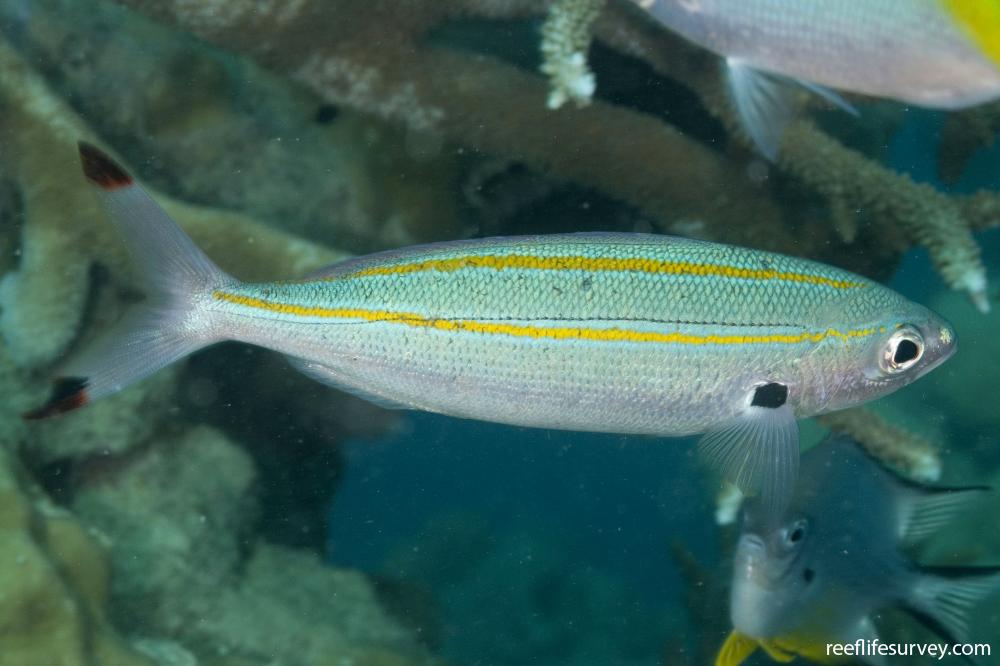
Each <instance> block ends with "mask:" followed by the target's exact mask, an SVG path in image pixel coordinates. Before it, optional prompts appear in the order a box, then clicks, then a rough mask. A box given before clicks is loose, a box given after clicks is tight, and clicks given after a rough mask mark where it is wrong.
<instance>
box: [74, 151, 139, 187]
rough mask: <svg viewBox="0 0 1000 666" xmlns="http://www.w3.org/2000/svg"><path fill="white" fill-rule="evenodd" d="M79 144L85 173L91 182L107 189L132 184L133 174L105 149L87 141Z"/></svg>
mask: <svg viewBox="0 0 1000 666" xmlns="http://www.w3.org/2000/svg"><path fill="white" fill-rule="evenodd" d="M78 146H79V148H80V162H81V164H83V175H84V176H86V177H87V180H89V181H90V182H91V183H93V184H94V185H97V186H98V187H100V188H101V189H105V190H117V189H118V188H120V187H127V186H129V185H131V184H132V176H130V175H128V172H126V171H125V169H123V168H122V167H120V166H119V165H118V163H117V162H115V161H114V160H113V159H111V158H110V157H108V155H107V154H106V153H105V152H104V151H103V150H101V149H100V148H98V147H97V146H94V145H92V144H89V143H87V142H86V141H80V142H79V144H78Z"/></svg>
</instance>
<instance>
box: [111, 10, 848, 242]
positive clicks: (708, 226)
mask: <svg viewBox="0 0 1000 666" xmlns="http://www.w3.org/2000/svg"><path fill="white" fill-rule="evenodd" d="M121 2H122V4H125V5H128V6H131V7H134V8H136V9H138V10H140V11H142V12H144V13H148V14H150V15H152V16H155V17H159V18H162V19H166V20H169V21H170V22H172V23H174V24H175V25H177V26H179V27H181V28H183V29H186V30H190V31H192V32H194V33H196V34H198V35H199V36H201V37H203V38H205V39H208V40H210V41H212V42H213V43H216V44H218V45H220V46H222V47H224V48H228V49H230V50H234V51H236V52H239V53H243V54H245V55H248V56H250V57H252V58H254V59H255V60H257V61H258V62H260V63H261V64H264V65H266V66H268V67H270V68H272V69H275V70H277V71H281V72H284V73H286V74H288V75H290V76H293V77H294V78H296V79H297V80H299V81H301V82H303V83H304V84H306V85H307V86H308V87H309V88H311V89H312V90H314V91H315V92H317V93H318V94H319V95H321V96H322V97H324V98H325V99H326V100H328V101H330V102H333V103H335V104H344V105H349V106H352V107H354V108H357V109H361V110H363V111H367V112H370V113H374V114H377V115H379V116H381V117H383V118H387V119H390V120H394V121H397V122H401V123H405V124H407V125H409V126H410V127H414V128H418V129H423V130H435V131H439V132H441V133H444V134H445V135H446V136H447V138H449V139H450V140H452V141H454V142H456V143H458V144H460V145H463V146H467V147H471V148H473V149H475V150H478V151H483V152H487V153H490V154H495V155H501V156H504V157H506V158H509V159H512V160H515V161H520V162H524V163H527V164H529V165H531V166H533V167H536V168H538V169H540V170H542V171H545V172H549V173H552V174H554V175H555V176H557V177H559V178H564V179H569V180H572V181H574V182H577V183H582V184H585V185H589V186H592V187H595V188H597V189H599V190H601V191H603V192H605V193H608V194H610V195H612V196H614V197H617V198H620V199H622V200H624V201H626V202H628V203H631V204H633V205H635V206H637V207H639V208H640V209H641V210H642V211H644V212H645V213H646V214H647V215H649V216H651V217H652V218H653V219H654V220H656V221H657V222H658V223H659V225H660V226H661V228H663V229H666V230H670V229H675V228H681V227H677V226H675V225H678V224H683V225H684V227H683V228H686V229H689V228H690V229H694V233H695V234H697V235H701V236H704V237H707V238H712V239H716V240H728V241H730V242H735V243H742V244H746V245H756V246H763V247H768V248H770V249H776V250H784V251H788V252H797V253H805V254H810V253H812V254H814V255H819V254H822V253H823V252H824V251H825V248H827V247H828V245H829V243H830V242H835V238H834V236H833V232H832V231H824V230H823V229H822V228H819V227H817V228H815V229H811V230H810V231H811V232H814V233H810V234H808V235H806V236H807V238H802V237H798V238H792V237H790V236H788V235H784V234H780V233H777V234H776V233H775V222H776V221H777V220H783V219H785V218H786V217H787V215H786V213H785V211H783V210H782V207H781V206H780V205H779V204H778V203H777V202H776V201H774V200H773V199H771V197H770V196H769V193H768V191H767V190H766V189H764V188H761V187H759V186H758V185H756V184H755V183H754V182H752V181H751V179H749V178H747V177H746V172H745V170H744V169H743V168H742V165H740V164H739V163H734V162H733V161H731V160H727V159H725V158H724V156H723V155H721V154H719V153H718V152H716V151H714V150H712V149H710V148H708V147H706V146H705V145H703V144H701V143H699V142H697V141H695V140H693V139H691V138H689V137H687V136H685V135H684V134H682V133H681V132H679V131H677V130H675V129H674V128H672V127H671V126H669V125H666V124H664V123H662V122H660V121H658V120H656V119H655V118H653V117H650V116H648V115H645V114H641V113H638V112H635V111H632V110H630V109H626V108H624V107H620V106H616V105H612V104H608V103H606V102H600V101H595V102H594V103H592V104H591V105H589V106H588V107H586V108H583V109H560V110H559V111H557V112H552V111H550V110H548V109H547V108H546V106H545V100H546V96H547V89H546V85H545V81H544V80H542V79H541V78H540V77H538V76H534V75H531V74H529V73H527V72H524V71H522V70H520V69H517V68H515V67H513V66H510V65H507V64H505V63H503V62H500V61H499V60H496V59H493V58H489V57H485V56H480V55H470V54H468V53H462V52H458V51H456V50H452V49H448V48H443V47H439V46H433V45H430V44H427V43H425V41H424V39H423V38H424V36H425V33H426V32H427V31H428V30H429V29H430V28H431V27H432V26H434V25H437V24H440V23H441V22H443V21H445V20H447V19H452V18H457V17H462V16H466V15H477V16H489V17H503V18H508V19H510V18H519V17H522V16H525V15H532V16H537V15H539V14H540V13H542V12H544V10H545V8H546V3H533V2H500V1H493V2H490V1H480V2H476V1H474V0H465V1H461V0H455V1H450V2H449V1H441V2H412V3H406V4H405V6H401V5H400V4H399V3H397V2H391V1H390V0H373V1H372V2H369V3H365V4H364V5H361V4H359V3H352V2H319V1H318V0H313V1H311V2H310V1H309V0H305V1H304V2H303V3H302V4H301V11H302V14H301V17H300V18H299V19H298V20H294V21H288V20H286V21H284V22H278V23H276V24H273V25H272V24H268V23H266V22H264V21H263V20H262V19H261V18H260V17H259V16H257V15H249V14H246V15H244V14H240V13H239V12H226V13H225V15H224V16H221V17H220V19H219V21H218V22H217V23H215V24H213V25H212V26H206V25H205V23H204V21H205V19H204V16H203V15H202V14H200V13H198V14H195V15H191V13H190V12H189V11H188V9H187V8H188V5H189V3H186V2H179V1H178V2H166V3H161V2H151V1H149V0H121ZM230 4H236V5H241V4H242V3H241V2H238V1H237V2H235V3H230ZM609 9H610V5H609ZM638 18H639V19H641V18H642V15H641V14H639V16H638ZM602 20H603V19H602ZM629 20H630V21H635V20H636V17H635V16H633V17H632V18H631V19H629ZM345 26H349V27H350V29H349V30H348V29H347V28H346V27H345ZM677 165H683V168H678V166H677Z"/></svg>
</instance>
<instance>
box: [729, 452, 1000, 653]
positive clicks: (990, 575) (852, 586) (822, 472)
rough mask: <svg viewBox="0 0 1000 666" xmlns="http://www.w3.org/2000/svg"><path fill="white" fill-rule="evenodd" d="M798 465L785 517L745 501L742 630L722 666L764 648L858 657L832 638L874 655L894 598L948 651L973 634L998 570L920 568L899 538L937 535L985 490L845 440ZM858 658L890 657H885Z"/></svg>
mask: <svg viewBox="0 0 1000 666" xmlns="http://www.w3.org/2000/svg"><path fill="white" fill-rule="evenodd" d="M801 471H802V473H801V475H800V476H799V480H798V484H797V487H796V491H795V494H794V496H793V498H792V501H791V504H790V505H789V507H788V510H787V513H786V514H785V516H784V517H783V519H782V520H781V521H779V522H778V523H774V522H773V521H772V520H770V518H769V516H768V515H767V513H766V511H762V508H761V506H760V503H759V502H757V501H756V500H748V501H745V503H744V515H743V522H742V527H741V534H740V539H739V543H738V545H737V549H736V556H735V562H734V568H733V582H732V589H731V594H730V604H731V606H730V615H731V618H732V622H733V626H734V630H733V633H731V634H730V636H729V638H728V639H727V640H726V642H725V644H724V645H723V647H722V649H721V650H720V652H719V655H718V657H717V659H716V666H737V665H738V664H740V663H742V662H743V660H744V659H746V658H747V657H749V656H750V655H751V654H752V653H753V652H754V651H756V650H757V649H758V648H763V649H764V650H765V651H767V652H768V653H769V654H770V656H771V657H773V658H774V659H775V660H776V661H780V662H787V661H791V660H792V659H793V658H794V657H795V656H802V657H805V658H807V659H811V660H813V661H818V662H822V663H835V662H845V661H851V662H853V661H854V658H853V657H851V656H845V655H844V654H843V652H841V653H840V654H839V655H838V654H837V653H836V652H833V651H828V649H827V645H828V644H833V643H840V644H851V646H852V647H853V646H861V647H862V648H864V649H865V650H867V651H869V652H870V651H871V646H872V645H876V646H877V645H878V642H879V637H878V635H877V633H876V630H875V626H874V625H873V624H872V616H873V613H875V612H877V611H879V610H881V609H885V608H887V607H890V606H896V607H901V608H903V609H904V610H907V611H909V612H910V613H911V614H912V615H913V616H914V617H916V618H917V619H918V620H919V621H921V622H922V623H923V624H925V625H926V626H927V627H928V628H930V629H931V630H932V631H934V632H935V633H937V634H939V635H940V636H941V637H942V638H943V639H944V640H946V641H947V644H948V646H949V647H950V646H951V645H952V644H955V643H959V642H966V641H967V640H968V636H967V619H968V614H969V612H970V610H971V609H972V608H973V606H974V605H975V604H976V602H977V601H978V600H980V599H981V598H983V597H985V596H987V595H989V594H991V593H993V592H995V591H996V590H997V588H998V587H1000V567H920V566H917V565H916V564H914V563H913V562H912V561H911V560H910V559H909V558H908V557H907V556H906V555H904V553H903V551H902V550H901V546H903V545H905V544H907V543H913V542H916V541H918V540H920V539H923V538H926V537H927V536H929V535H931V534H934V533H935V532H937V531H939V530H940V529H941V528H942V527H943V526H944V525H946V524H947V522H948V520H949V518H950V517H951V516H952V515H954V511H956V510H957V509H958V508H960V507H961V506H962V504H963V503H965V502H967V501H969V500H971V499H974V498H975V497H976V496H977V495H978V494H981V493H983V492H984V491H987V490H988V488H985V487H981V486H980V487H970V488H934V487H929V486H923V485H919V484H916V483H913V482H910V481H905V480H903V479H900V478H899V477H897V476H895V475H894V474H892V473H890V472H888V471H886V470H885V469H884V468H882V467H881V466H879V465H878V464H877V463H876V462H875V461H873V460H872V459H871V458H869V457H868V456H867V455H866V454H865V453H864V452H863V451H862V450H861V448H860V447H859V446H858V445H857V443H856V442H854V441H853V440H850V439H848V438H846V437H835V438H833V439H832V441H829V442H826V443H825V444H823V445H821V446H817V447H816V448H814V449H812V450H810V451H808V452H806V454H805V455H804V456H803V459H802V470H801ZM886 647H888V646H886ZM856 656H858V657H860V658H862V659H863V660H864V661H866V662H868V663H872V664H885V663H887V660H886V659H885V658H884V656H880V655H879V654H878V653H876V654H858V655H856ZM911 656H913V655H911Z"/></svg>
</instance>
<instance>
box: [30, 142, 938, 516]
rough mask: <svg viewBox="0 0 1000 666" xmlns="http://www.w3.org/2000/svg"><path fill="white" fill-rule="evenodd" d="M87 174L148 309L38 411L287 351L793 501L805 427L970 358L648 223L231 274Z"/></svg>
mask: <svg viewBox="0 0 1000 666" xmlns="http://www.w3.org/2000/svg"><path fill="white" fill-rule="evenodd" d="M81 157H82V160H83V166H84V173H85V175H86V177H87V178H88V179H89V180H90V182H91V183H92V184H93V185H95V186H96V189H97V191H98V193H99V196H100V198H101V201H102V202H103V203H104V205H105V207H106V208H107V210H108V212H109V214H110V217H111V219H112V221H113V222H114V223H115V225H116V226H117V228H118V230H119V231H120V233H121V234H122V236H123V238H124V239H125V241H126V243H127V245H128V246H129V248H130V249H131V251H132V253H133V255H134V256H135V257H136V259H137V265H138V266H139V268H140V269H141V270H142V271H143V274H144V286H145V289H146V291H147V293H148V297H149V300H148V302H147V303H146V304H144V305H142V306H141V307H139V308H137V309H136V310H135V311H133V312H132V313H131V314H130V315H128V316H127V317H126V319H125V320H124V321H123V322H121V323H120V324H118V325H117V327H116V328H115V329H114V330H112V331H110V332H109V333H108V334H106V335H105V336H104V337H103V338H102V339H101V340H100V341H99V342H98V343H97V344H96V345H95V347H94V348H93V349H90V350H87V351H85V352H84V354H83V355H82V356H81V357H79V358H76V359H72V360H71V361H70V362H69V363H68V364H67V365H66V367H65V368H63V371H62V373H61V377H62V378H61V379H60V380H58V381H57V383H56V390H55V391H54V392H53V395H52V398H51V399H50V401H49V402H48V404H46V405H45V406H43V407H42V408H40V409H38V410H35V411H34V412H31V413H30V414H28V416H29V417H34V418H40V417H43V416H49V415H52V414H55V413H59V412H63V411H67V410H70V409H74V408H76V407H80V406H82V405H83V404H85V403H86V402H89V401H91V400H96V399H98V398H100V397H102V396H105V395H108V394H111V393H114V392H115V391H118V390H119V389H121V388H123V387H125V386H127V385H128V384H130V383H132V382H134V381H136V380H138V379H140V378H142V377H144V376H146V375H148V374H150V373H152V372H154V371H156V370H157V369H159V368H161V367H163V366H165V365H167V364H169V363H172V362H174V361H176V360H178V359H180V358H183V357H184V356H187V355H188V354H190V353H192V352H194V351H195V350H197V349H199V348H201V347H205V346H208V345H210V344H213V343H215V342H219V341H222V340H238V341H242V342H247V343H251V344H255V345H259V346H262V347H266V348H269V349H274V350H276V351H279V352H281V353H283V354H286V355H287V356H289V357H290V358H291V359H292V363H293V365H294V366H295V367H296V368H298V369H299V370H301V371H302V372H304V373H306V374H308V375H309V376H311V377H313V378H315V379H317V380H318V381H321V382H323V383H326V384H329V385H332V386H335V387H338V388H341V389H344V390H347V391H351V392H353V393H356V394H359V395H362V396H364V397H366V398H369V399H371V400H374V401H376V402H378V403H379V404H382V405H386V406H394V407H404V408H411V409H422V410H427V411H433V412H440V413H443V414H449V415H452V416H460V417H468V418H476V419H483V420H487V421H495V422H501V423H510V424H516V425H526V426H538V427H546V428H561V429H569V430H588V431H603V432H620V433H643V434H651V435H663V436H681V435H690V434H700V433H708V436H707V437H706V438H705V440H704V444H703V448H704V450H705V452H706V455H707V456H708V457H709V458H710V459H711V460H713V461H714V462H715V463H716V464H717V465H718V467H720V468H721V469H722V470H723V471H724V473H725V474H726V475H727V476H728V477H729V478H731V479H732V480H733V481H735V482H736V483H737V484H738V485H739V486H740V487H741V488H743V489H744V490H746V491H748V492H751V493H761V494H764V495H767V496H768V497H769V498H771V501H772V502H773V504H774V506H775V507H777V506H779V505H781V504H782V503H783V502H784V501H786V500H787V498H788V497H789V496H790V494H791V490H792V488H793V486H794V478H795V473H796V470H797V466H798V456H799V454H798V431H797V427H796V418H802V417H807V416H811V415H814V414H818V413H822V412H826V411H831V410H836V409H842V408H844V407H848V406H851V405H856V404H859V403H862V402H866V401H868V400H871V399H873V398H875V397H878V396H881V395H885V394H887V393H891V392H892V391H894V390H896V389H898V388H900V387H902V386H905V385H907V384H909V383H910V382H912V381H914V380H915V379H917V378H918V377H920V376H921V375H923V374H924V373H926V372H928V371H930V370H931V369H933V368H934V367H936V366H937V365H939V364H940V363H942V362H943V361H944V360H945V359H947V358H948V357H949V356H950V355H951V354H952V353H953V352H954V351H955V345H956V341H955V334H954V331H953V330H952V328H951V327H950V326H949V325H948V324H947V323H946V322H944V321H942V320H941V319H940V318H938V317H937V316H936V315H934V314H933V313H931V312H930V311H929V310H927V309H926V308H923V307H922V306H920V305H917V304H915V303H911V302H909V301H907V300H906V299H904V298H902V297H901V296H900V295H898V294H896V293H895V292H893V291H891V290H889V289H887V288H885V287H883V286H881V285H879V284H878V283H875V282H872V281H870V280H867V279H865V278H862V277H860V276H857V275H854V274H851V273H848V272H846V271H842V270H839V269H836V268H832V267H829V266H823V265H821V264H817V263H814V262H810V261H807V260H804V259H798V258H793V257H785V256H781V255H776V254H772V253H768V252H760V251H755V250H747V249H743V248H736V247H731V246H727V245H719V244H713V243H705V242H699V241H690V240H684V239H679V238H669V237H665V236H653V235H640V234H579V235H555V236H530V237H523V238H494V239H484V240H475V241H460V242H451V243H439V244H435V245H428V246H420V247H414V248H407V249H404V250H399V251H395V252H388V253H381V254H376V255H371V256H368V257H359V258H356V259H353V260H349V261H346V262H342V263H340V264H337V265H335V266H332V267H330V268H329V269H326V270H324V271H321V272H319V273H317V274H316V275H313V276H310V277H308V278H305V279H302V280H292V281H283V282H274V283H267V284H248V283H243V282H240V281H238V280H236V279H234V278H232V277H230V276H228V275H225V274H224V273H222V272H221V271H220V270H219V269H218V268H217V267H216V266H215V265H214V264H213V263H212V262H211V261H210V260H209V259H208V257H206V256H205V255H204V254H203V253H202V252H201V251H200V250H199V249H198V248H197V247H195V245H194V244H193V243H192V242H191V240H190V239H189V238H188V237H187V236H185V235H184V233H183V232H182V231H181V230H180V229H179V228H178V227H177V225H176V224H174V223H173V221H171V220H170V219H169V218H168V217H167V216H166V214H164V213H163V211H162V210H161V209H160V208H159V207H158V206H157V205H156V203H155V202H154V201H153V200H152V199H151V198H150V197H149V196H148V195H147V194H146V193H145V192H144V191H143V190H142V188H140V187H139V186H138V185H137V184H136V183H135V182H134V181H133V180H132V178H131V177H130V176H129V175H128V174H127V173H125V171H124V170H123V169H122V168H121V167H120V166H118V165H117V164H115V163H114V162H113V161H112V160H111V159H110V158H108V157H107V156H106V155H104V154H103V153H102V152H101V151H99V150H98V149H97V148H94V147H92V146H87V145H81Z"/></svg>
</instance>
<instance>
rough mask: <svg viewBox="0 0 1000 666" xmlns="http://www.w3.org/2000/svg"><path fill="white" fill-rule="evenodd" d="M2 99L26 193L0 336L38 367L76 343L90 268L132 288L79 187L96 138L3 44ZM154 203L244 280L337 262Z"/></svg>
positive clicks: (17, 177) (275, 237)
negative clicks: (81, 154) (83, 149)
mask: <svg viewBox="0 0 1000 666" xmlns="http://www.w3.org/2000/svg"><path fill="white" fill-rule="evenodd" d="M0 98H2V99H3V102H4V113H3V114H0V138H2V143H3V148H4V150H3V156H4V171H5V173H6V175H7V176H8V177H9V178H11V179H13V180H14V181H15V182H16V183H18V185H19V186H20V191H21V192H22V208H23V210H22V215H21V216H22V219H23V220H24V223H23V225H22V233H21V238H20V239H19V241H20V242H19V245H20V258H19V265H18V266H17V267H16V268H17V270H16V271H12V272H9V273H8V274H7V275H5V276H4V278H3V283H2V285H0V297H2V308H3V310H2V315H0V329H2V332H3V335H4V340H5V342H6V344H7V345H8V347H9V349H10V350H11V352H12V356H13V358H14V359H15V360H16V361H17V362H18V363H19V364H20V365H22V366H27V367H35V366H38V365H41V364H45V363H49V362H51V361H53V360H55V359H56V358H58V357H59V356H60V355H62V354H63V353H65V351H66V350H67V349H68V348H69V346H70V345H71V343H72V342H73V341H74V339H75V337H76V336H77V335H78V333H79V331H80V324H81V320H82V317H83V312H84V307H85V305H86V303H87V300H88V298H89V297H90V295H91V278H90V271H91V268H92V267H93V266H94V265H95V264H101V265H103V266H105V267H107V268H109V269H110V272H111V275H112V278H113V279H114V281H115V283H116V285H117V287H118V288H119V289H127V287H128V285H129V284H130V278H129V276H130V275H131V268H130V267H129V266H128V262H127V261H126V258H125V254H124V248H123V247H122V246H121V244H120V243H119V242H118V241H117V239H115V238H113V236H112V230H111V228H110V225H109V224H108V223H107V221H106V220H105V219H104V215H103V213H102V212H101V210H100V209H99V207H98V205H97V201H96V199H95V197H94V195H93V193H92V192H91V191H90V190H89V188H88V186H87V185H86V183H85V182H84V181H83V179H82V178H81V177H80V173H79V164H78V160H77V158H76V142H77V141H78V140H80V139H87V140H90V141H94V140H95V137H94V136H93V133H92V131H91V130H90V129H89V128H88V127H87V126H86V125H85V124H84V123H83V122H82V121H81V120H80V119H79V118H78V117H77V116H76V115H75V114H74V113H73V112H72V111H71V110H70V109H69V108H68V107H67V106H66V104H65V103H64V102H63V101H62V100H60V99H59V98H57V97H56V96H54V95H53V94H52V93H51V92H50V91H49V89H48V87H47V86H46V85H45V83H44V82H43V81H42V80H41V79H40V78H39V77H38V76H37V74H35V73H34V72H33V71H32V70H31V68H30V67H29V66H28V65H27V64H26V63H25V62H24V61H23V60H22V59H21V58H20V56H19V55H17V54H16V53H15V52H14V51H13V50H12V49H11V48H10V47H9V46H7V45H6V44H4V43H2V42H0ZM154 196H155V198H156V199H157V200H158V201H160V202H161V204H162V205H163V206H164V208H165V209H166V210H167V212H169V213H170V214H171V215H173V216H174V217H175V218H176V219H177V220H179V221H180V223H181V224H182V225H183V226H185V227H186V228H187V229H188V231H189V232H190V233H191V235H192V236H193V237H194V238H195V239H196V241H197V242H198V243H199V245H201V246H202V247H204V248H205V250H206V251H207V252H208V253H209V254H212V255H214V256H218V257H219V261H220V263H221V264H222V265H223V266H224V267H225V268H227V269H229V270H232V271H233V272H234V273H236V274H238V275H241V276H242V277H246V278H248V279H254V278H265V277H278V276H283V277H287V276H289V275H296V274H301V273H304V272H306V271H308V270H310V269H313V268H316V267H318V266H320V265H323V264H325V263H329V262H330V261H332V260H333V259H334V258H336V257H337V256H338V255H337V254H336V253H334V252H331V251H330V250H327V249H325V248H322V247H320V246H318V245H314V244H311V243H308V242H306V241H303V240H300V239H298V238H295V237H294V236H290V235H288V234H286V233H284V232H282V231H279V230H277V229H275V228H273V227H268V226H265V225H263V224H261V223H259V222H255V221H253V220H250V219H248V218H246V217H244V216H242V215H238V214H234V213H226V212H220V211H217V210H211V209H207V208H202V207H198V206H191V205H188V204H184V203H181V202H178V201H176V200H173V199H172V198H170V197H167V196H165V195H162V194H160V193H156V194H155V195H154ZM7 231H8V232H9V231H11V230H7ZM234 248H239V249H238V250H237V251H234ZM223 250H224V251H223Z"/></svg>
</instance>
